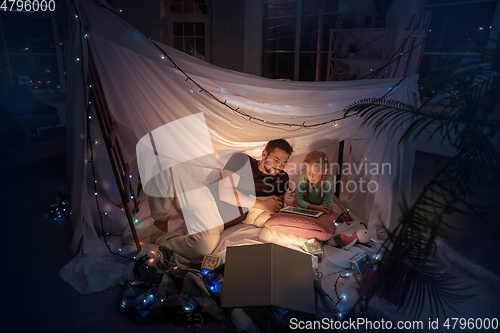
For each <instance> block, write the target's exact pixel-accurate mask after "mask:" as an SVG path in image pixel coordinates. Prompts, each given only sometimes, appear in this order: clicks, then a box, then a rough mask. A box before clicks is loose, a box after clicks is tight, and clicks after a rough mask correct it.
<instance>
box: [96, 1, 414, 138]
mask: <svg viewBox="0 0 500 333" xmlns="http://www.w3.org/2000/svg"><path fill="white" fill-rule="evenodd" d="M94 2H95V3H96V4H98V5H100V6H101V7H103V8H105V9H106V10H108V11H110V12H112V13H114V14H115V15H117V16H119V17H120V18H121V19H123V18H122V17H121V15H120V14H121V12H122V11H121V10H120V13H118V12H116V11H115V10H113V9H111V8H108V7H107V6H105V5H103V4H102V3H101V2H100V1H99V0H94ZM413 32H414V31H411V33H410V36H411V35H412V34H413ZM149 41H150V42H151V43H152V44H153V45H154V46H155V47H156V48H158V49H159V50H160V51H161V55H160V57H161V59H168V60H169V61H170V63H171V64H172V65H173V69H174V71H178V72H180V73H182V74H183V75H184V77H185V79H184V82H190V83H192V84H193V85H194V86H195V87H196V88H197V90H198V93H202V92H203V93H204V94H205V95H206V96H208V97H210V98H211V99H213V100H215V101H216V102H218V103H220V104H221V105H223V106H225V107H227V108H228V109H229V110H231V112H232V113H233V114H235V115H237V116H239V117H242V118H244V119H245V120H247V121H248V122H253V123H257V124H259V125H262V126H265V127H274V128H279V129H281V130H285V131H294V130H299V129H302V128H307V129H316V128H320V127H322V126H324V125H327V124H333V126H334V127H336V126H337V123H338V122H340V121H342V120H344V119H347V118H350V117H356V118H358V115H357V114H349V115H346V114H344V115H342V116H340V117H335V118H332V119H328V120H325V121H323V122H317V123H310V124H309V123H307V121H306V120H303V121H302V122H299V123H291V122H282V121H279V122H277V121H271V120H268V119H264V118H261V117H258V116H255V115H251V114H248V113H247V112H245V111H244V110H242V109H241V108H240V107H234V106H231V105H230V103H228V100H227V99H224V100H222V99H220V98H218V97H217V96H215V95H214V94H212V93H211V92H210V91H208V90H207V89H205V88H204V87H203V86H202V85H200V84H199V83H198V82H197V81H196V80H194V79H193V78H192V77H191V76H190V75H189V74H187V73H186V72H185V71H184V70H183V69H182V68H180V67H179V66H178V64H176V62H175V61H174V60H173V59H172V58H171V57H170V56H169V55H168V54H167V53H166V52H165V50H163V49H162V48H161V47H160V46H159V45H158V44H156V43H155V42H154V41H153V40H151V39H149ZM423 43H424V42H421V43H419V44H417V45H415V46H414V47H412V48H410V49H408V50H407V51H406V52H401V50H402V48H403V47H404V44H402V45H401V46H400V48H399V49H398V50H397V51H396V52H395V53H394V54H393V55H392V57H391V58H390V59H389V60H388V62H387V64H385V65H384V66H382V67H380V68H379V69H378V70H376V71H375V72H373V73H370V74H368V75H366V76H365V77H368V76H372V77H374V75H376V74H377V73H379V72H380V71H382V70H383V69H385V68H387V67H388V66H389V65H391V66H392V65H393V63H394V62H395V61H397V60H398V59H400V58H402V57H404V56H405V55H406V54H408V53H409V52H412V51H413V50H414V49H416V48H418V47H421V45H422V44H423ZM398 54H399V55H398ZM405 60H406V58H405ZM386 72H387V71H386ZM365 77H363V78H365ZM378 78H380V76H379V77H378ZM406 78H407V76H404V77H403V78H401V80H400V81H398V82H397V83H396V84H395V85H393V86H392V87H390V88H388V89H387V91H386V93H385V94H384V95H383V96H381V97H379V98H378V99H383V98H385V97H386V96H387V95H388V94H389V93H390V92H393V91H394V89H395V88H396V87H397V86H399V85H400V84H401V83H402V82H403V81H404V79H406Z"/></svg>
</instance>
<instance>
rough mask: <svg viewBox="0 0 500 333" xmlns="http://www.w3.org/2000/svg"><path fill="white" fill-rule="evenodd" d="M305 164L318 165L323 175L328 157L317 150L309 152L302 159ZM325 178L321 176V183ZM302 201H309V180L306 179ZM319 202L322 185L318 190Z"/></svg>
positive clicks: (326, 167) (321, 197)
mask: <svg viewBox="0 0 500 333" xmlns="http://www.w3.org/2000/svg"><path fill="white" fill-rule="evenodd" d="M303 163H305V164H318V165H319V166H320V167H321V172H322V173H324V171H325V170H327V169H328V157H327V156H326V154H325V153H323V152H322V151H319V150H315V151H312V152H310V153H309V154H307V155H306V157H305V158H304V162H303ZM326 178H327V176H326V175H323V179H322V182H323V181H325V180H326ZM304 199H305V200H306V201H307V199H309V179H307V178H306V194H305V196H304ZM320 200H321V201H322V200H323V184H322V186H321V190H320Z"/></svg>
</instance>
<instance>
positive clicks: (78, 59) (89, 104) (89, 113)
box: [72, 2, 137, 262]
mask: <svg viewBox="0 0 500 333" xmlns="http://www.w3.org/2000/svg"><path fill="white" fill-rule="evenodd" d="M72 5H73V9H74V10H75V12H76V13H77V14H75V19H77V20H78V22H79V25H80V34H81V35H83V37H84V39H85V40H86V42H87V43H88V35H87V33H85V32H83V31H82V22H81V19H80V15H78V9H77V8H76V5H75V4H74V3H73V2H72ZM80 49H81V50H83V49H84V45H83V41H82V38H80ZM82 58H83V56H79V57H76V58H75V60H76V62H77V63H83V61H82ZM80 68H81V72H82V73H81V74H82V80H83V87H84V89H83V92H84V100H85V102H84V109H85V110H87V114H86V117H85V118H86V120H87V122H86V132H87V143H88V147H89V148H90V160H88V159H85V163H90V164H91V169H92V176H93V180H94V182H93V185H94V198H95V202H96V206H97V212H98V214H99V219H100V223H101V233H102V236H103V239H104V243H105V245H106V247H107V249H108V251H109V252H110V253H111V254H113V255H117V256H120V257H123V258H125V259H128V260H131V261H134V262H135V261H136V257H134V258H130V257H128V256H126V255H123V254H121V253H120V252H121V251H122V249H121V248H118V250H117V251H116V252H114V251H112V250H111V247H112V246H113V245H112V244H109V243H108V239H107V236H109V233H108V232H106V231H105V228H104V221H103V215H107V212H103V211H102V210H101V206H100V204H99V196H98V193H97V182H98V180H97V177H96V172H95V165H94V149H93V146H92V145H93V144H99V143H98V141H96V140H93V139H92V137H91V136H90V123H91V120H92V101H91V100H90V99H89V98H88V89H92V84H88V83H87V82H86V75H85V72H84V69H83V66H81V67H80ZM87 88H88V89H87ZM131 176H132V175H129V177H130V178H131ZM130 191H132V188H130ZM134 198H135V196H133V194H131V199H134ZM82 222H83V223H84V222H85V217H83V221H82ZM135 222H137V219H136V220H135ZM135 222H134V223H135Z"/></svg>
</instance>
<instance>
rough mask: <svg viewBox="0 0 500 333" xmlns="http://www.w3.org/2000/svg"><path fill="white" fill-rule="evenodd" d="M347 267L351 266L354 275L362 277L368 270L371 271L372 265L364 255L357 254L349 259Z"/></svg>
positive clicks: (366, 255)
mask: <svg viewBox="0 0 500 333" xmlns="http://www.w3.org/2000/svg"><path fill="white" fill-rule="evenodd" d="M349 265H350V266H351V269H352V271H353V272H354V274H358V275H364V274H365V272H366V271H367V270H368V269H373V265H372V263H371V261H370V257H368V254H366V253H358V254H356V255H355V256H354V257H352V258H351V259H349Z"/></svg>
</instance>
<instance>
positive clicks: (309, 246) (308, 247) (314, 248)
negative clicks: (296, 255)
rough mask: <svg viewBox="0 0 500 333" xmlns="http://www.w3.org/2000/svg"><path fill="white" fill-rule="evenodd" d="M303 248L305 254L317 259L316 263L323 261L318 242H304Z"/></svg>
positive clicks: (321, 250)
mask: <svg viewBox="0 0 500 333" xmlns="http://www.w3.org/2000/svg"><path fill="white" fill-rule="evenodd" d="M303 248H304V250H305V251H306V252H308V253H311V254H313V255H315V256H316V257H318V262H322V261H323V249H322V248H321V243H320V242H305V243H304V245H303Z"/></svg>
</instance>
